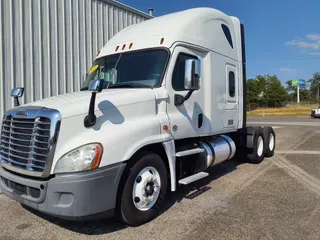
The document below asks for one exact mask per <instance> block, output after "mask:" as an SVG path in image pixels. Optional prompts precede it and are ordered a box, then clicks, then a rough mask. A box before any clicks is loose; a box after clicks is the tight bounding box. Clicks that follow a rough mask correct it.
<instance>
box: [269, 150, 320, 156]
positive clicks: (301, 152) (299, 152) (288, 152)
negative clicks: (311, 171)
mask: <svg viewBox="0 0 320 240" xmlns="http://www.w3.org/2000/svg"><path fill="white" fill-rule="evenodd" d="M275 153H276V154H282V155H286V154H288V155H289V154H296V155H320V151H301V150H276V151H275Z"/></svg>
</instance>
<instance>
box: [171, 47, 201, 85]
mask: <svg viewBox="0 0 320 240" xmlns="http://www.w3.org/2000/svg"><path fill="white" fill-rule="evenodd" d="M188 59H198V58H197V57H195V56H192V55H189V54H185V53H180V54H179V56H178V58H177V61H176V64H175V66H174V70H173V74H172V87H173V89H174V90H176V91H183V90H185V88H184V72H185V61H186V60H188Z"/></svg>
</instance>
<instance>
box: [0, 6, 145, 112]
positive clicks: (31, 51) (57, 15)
mask: <svg viewBox="0 0 320 240" xmlns="http://www.w3.org/2000/svg"><path fill="white" fill-rule="evenodd" d="M148 18H150V16H149V15H148V14H146V13H143V12H140V11H138V10H135V9H133V8H130V7H128V6H126V5H123V4H120V3H118V2H116V1H113V0H0V114H1V116H2V114H3V113H4V111H5V110H6V109H9V108H11V107H13V100H12V98H11V96H10V93H11V89H12V88H14V87H25V94H24V98H23V99H22V103H27V102H31V101H35V100H39V99H42V98H46V97H50V96H54V95H58V94H63V93H68V92H73V91H78V90H79V88H80V84H81V81H82V77H83V74H84V73H85V72H86V71H87V69H88V68H89V67H90V65H91V63H92V61H93V60H94V58H95V56H96V53H97V51H98V50H99V49H101V48H102V47H103V46H104V45H105V44H106V42H107V41H108V40H109V39H110V38H111V37H112V36H113V35H114V34H116V33H117V32H118V31H119V30H121V29H123V28H125V27H127V26H129V25H131V24H134V23H138V22H141V21H143V20H146V19H148Z"/></svg>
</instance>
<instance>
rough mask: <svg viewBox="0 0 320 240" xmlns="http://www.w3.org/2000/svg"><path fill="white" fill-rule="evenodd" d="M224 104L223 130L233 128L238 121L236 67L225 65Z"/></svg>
mask: <svg viewBox="0 0 320 240" xmlns="http://www.w3.org/2000/svg"><path fill="white" fill-rule="evenodd" d="M225 94H226V103H225V106H224V121H223V126H224V127H225V128H232V129H233V128H235V127H236V126H237V125H238V121H239V81H238V72H237V68H236V65H233V64H229V63H228V64H226V93H225Z"/></svg>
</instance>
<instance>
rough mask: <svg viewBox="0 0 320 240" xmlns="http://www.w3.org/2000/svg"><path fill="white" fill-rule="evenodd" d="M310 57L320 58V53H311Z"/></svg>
mask: <svg viewBox="0 0 320 240" xmlns="http://www.w3.org/2000/svg"><path fill="white" fill-rule="evenodd" d="M309 55H310V56H320V52H312V53H309Z"/></svg>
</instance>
